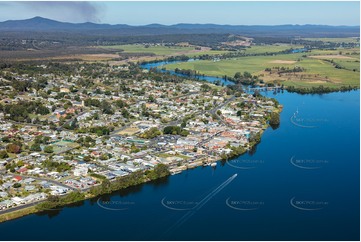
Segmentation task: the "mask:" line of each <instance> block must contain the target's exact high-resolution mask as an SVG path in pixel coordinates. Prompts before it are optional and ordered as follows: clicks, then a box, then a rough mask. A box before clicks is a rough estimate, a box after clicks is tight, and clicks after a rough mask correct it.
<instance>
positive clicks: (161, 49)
mask: <svg viewBox="0 0 361 242" xmlns="http://www.w3.org/2000/svg"><path fill="white" fill-rule="evenodd" d="M101 48H104V49H114V50H116V49H118V50H124V52H126V53H152V54H155V55H176V54H178V53H187V52H191V51H195V49H194V47H180V46H169V47H168V46H149V47H148V48H146V47H145V46H144V45H141V44H136V45H112V46H101Z"/></svg>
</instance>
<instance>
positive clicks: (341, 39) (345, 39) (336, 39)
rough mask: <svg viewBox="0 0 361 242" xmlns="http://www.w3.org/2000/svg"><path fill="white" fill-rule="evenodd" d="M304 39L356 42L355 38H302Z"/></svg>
mask: <svg viewBox="0 0 361 242" xmlns="http://www.w3.org/2000/svg"><path fill="white" fill-rule="evenodd" d="M304 40H311V41H323V42H331V43H357V42H358V41H357V38H352V37H349V38H304Z"/></svg>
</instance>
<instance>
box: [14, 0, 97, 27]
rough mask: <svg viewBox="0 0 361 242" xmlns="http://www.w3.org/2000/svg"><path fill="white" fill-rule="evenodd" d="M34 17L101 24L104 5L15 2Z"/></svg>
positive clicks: (92, 3) (91, 3) (90, 3)
mask: <svg viewBox="0 0 361 242" xmlns="http://www.w3.org/2000/svg"><path fill="white" fill-rule="evenodd" d="M14 4H16V5H18V6H19V5H20V7H22V8H24V9H25V10H28V11H29V12H31V13H33V14H34V15H37V16H41V17H47V18H51V19H56V20H60V21H70V22H95V23H98V22H100V15H101V12H102V11H101V10H102V7H103V6H102V5H101V4H99V3H94V2H70V1H69V2H57V1H53V2H43V1H41V2H40V1H39V2H30V1H26V2H14Z"/></svg>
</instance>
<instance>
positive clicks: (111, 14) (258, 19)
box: [0, 1, 360, 26]
mask: <svg viewBox="0 0 361 242" xmlns="http://www.w3.org/2000/svg"><path fill="white" fill-rule="evenodd" d="M359 9H360V3H359V2H358V1H351V2H312V1H311V2H309V1H306V2H259V1H256V2H245V1H240V2H150V1H147V2H139V1H135V2H99V1H94V2H72V1H68V2H56V1H51V2H49V1H47V2H46V1H41V2H31V1H26V2H1V1H0V21H1V22H3V21H6V20H23V19H30V18H33V17H35V16H41V17H43V18H48V19H52V20H56V21H61V22H69V23H84V22H93V23H98V24H112V25H114V24H127V25H131V26H141V25H148V24H161V25H174V24H179V23H187V24H219V25H269V26H272V25H307V24H310V25H330V26H359V25H360V12H359Z"/></svg>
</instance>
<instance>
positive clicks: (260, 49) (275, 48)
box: [244, 44, 303, 54]
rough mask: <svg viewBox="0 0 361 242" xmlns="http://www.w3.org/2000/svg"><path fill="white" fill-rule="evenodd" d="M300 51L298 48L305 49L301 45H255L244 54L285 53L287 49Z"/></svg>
mask: <svg viewBox="0 0 361 242" xmlns="http://www.w3.org/2000/svg"><path fill="white" fill-rule="evenodd" d="M290 48H293V49H298V48H303V46H301V45H288V44H284V45H253V46H251V47H250V48H246V49H245V50H244V52H245V53H246V54H260V53H266V52H268V53H273V52H280V51H284V50H287V49H290Z"/></svg>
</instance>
